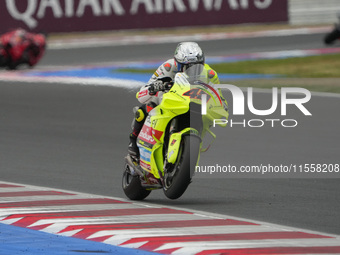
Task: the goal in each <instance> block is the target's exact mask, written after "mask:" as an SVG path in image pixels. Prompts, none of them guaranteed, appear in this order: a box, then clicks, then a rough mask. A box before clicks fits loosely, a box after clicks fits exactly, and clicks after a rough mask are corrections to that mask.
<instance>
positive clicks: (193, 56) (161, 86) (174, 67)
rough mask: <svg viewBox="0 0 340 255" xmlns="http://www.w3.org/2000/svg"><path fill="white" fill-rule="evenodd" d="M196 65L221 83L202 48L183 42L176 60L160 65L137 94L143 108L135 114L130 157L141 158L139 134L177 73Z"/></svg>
mask: <svg viewBox="0 0 340 255" xmlns="http://www.w3.org/2000/svg"><path fill="white" fill-rule="evenodd" d="M196 64H202V65H204V68H205V69H206V70H207V73H208V76H209V77H208V78H209V80H210V82H211V83H213V84H219V83H220V81H219V78H218V75H217V73H216V72H215V71H214V70H213V69H212V68H211V67H210V66H209V65H208V64H206V63H205V57H204V53H203V51H202V49H201V48H200V46H199V45H198V44H197V43H195V42H181V43H179V44H178V45H177V48H176V50H175V54H174V58H172V59H169V60H167V61H165V62H164V63H163V64H162V65H160V66H159V67H158V69H157V70H156V71H155V72H154V74H153V75H152V77H151V78H150V80H149V81H148V83H147V84H146V85H144V86H143V87H142V88H141V89H140V91H139V92H138V93H137V95H136V97H137V99H138V101H139V102H140V103H141V104H142V106H141V107H139V109H138V110H137V111H136V113H135V119H134V122H133V127H132V132H131V133H130V143H129V146H128V154H129V155H130V156H134V157H139V149H138V147H137V137H138V134H139V132H140V131H141V129H142V127H143V124H144V121H145V119H146V117H147V115H148V113H149V112H150V111H151V110H152V109H153V108H154V107H155V106H157V105H158V104H159V103H160V101H161V100H162V95H163V93H166V92H167V91H168V90H169V89H170V88H171V81H172V80H173V79H174V77H175V75H176V73H178V72H184V71H185V70H187V69H188V68H189V67H191V66H193V65H196ZM220 95H221V92H220ZM221 99H222V101H223V105H224V107H225V108H226V109H227V101H226V100H225V99H224V98H223V96H222V95H221Z"/></svg>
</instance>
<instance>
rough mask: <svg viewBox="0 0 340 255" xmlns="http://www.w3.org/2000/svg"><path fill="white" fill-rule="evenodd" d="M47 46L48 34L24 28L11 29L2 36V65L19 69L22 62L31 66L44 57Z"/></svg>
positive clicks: (0, 44)
mask: <svg viewBox="0 0 340 255" xmlns="http://www.w3.org/2000/svg"><path fill="white" fill-rule="evenodd" d="M45 47H46V35H44V34H33V33H29V32H26V31H25V30H23V29H16V30H13V31H10V32H8V33H6V34H3V35H1V37H0V67H5V68H8V69H10V70H14V69H17V67H18V66H19V65H21V64H27V65H29V66H30V67H32V66H34V65H36V64H37V63H38V61H39V60H40V59H41V58H42V56H43V55H44V52H45Z"/></svg>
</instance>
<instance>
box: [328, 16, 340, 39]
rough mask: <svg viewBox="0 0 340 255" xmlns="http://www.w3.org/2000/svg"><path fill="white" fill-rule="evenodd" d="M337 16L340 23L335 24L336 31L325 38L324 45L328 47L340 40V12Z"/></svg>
mask: <svg viewBox="0 0 340 255" xmlns="http://www.w3.org/2000/svg"><path fill="white" fill-rule="evenodd" d="M337 16H338V19H339V22H338V23H336V24H334V29H333V30H332V31H331V32H330V33H328V34H326V35H325V37H324V43H325V44H327V45H331V44H333V43H334V42H335V41H336V40H340V12H339V13H338V14H337Z"/></svg>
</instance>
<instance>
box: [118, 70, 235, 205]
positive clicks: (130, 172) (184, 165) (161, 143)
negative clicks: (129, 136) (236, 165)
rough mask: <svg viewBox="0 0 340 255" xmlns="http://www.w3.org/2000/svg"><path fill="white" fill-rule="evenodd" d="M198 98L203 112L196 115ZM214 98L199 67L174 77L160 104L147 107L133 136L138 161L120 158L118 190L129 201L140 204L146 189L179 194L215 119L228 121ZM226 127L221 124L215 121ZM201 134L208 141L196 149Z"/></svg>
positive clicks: (171, 196)
mask: <svg viewBox="0 0 340 255" xmlns="http://www.w3.org/2000/svg"><path fill="white" fill-rule="evenodd" d="M202 99H204V100H205V101H204V102H205V105H204V106H205V108H206V112H205V113H206V114H202ZM228 116H229V114H228V111H227V109H225V107H224V105H223V103H222V100H221V97H220V94H219V92H218V91H216V90H215V89H214V88H213V86H212V85H209V79H208V73H207V71H206V69H205V68H204V66H203V65H195V66H193V67H191V68H188V70H187V71H185V72H182V73H177V74H176V76H175V78H174V81H173V83H172V84H171V88H170V89H169V90H168V92H167V93H164V94H163V97H162V100H161V103H160V104H159V105H158V106H156V107H155V108H154V109H152V110H151V111H150V112H149V114H148V117H147V118H146V120H145V123H144V125H143V127H142V129H141V131H140V133H139V136H138V138H137V146H138V148H139V151H140V157H139V158H138V159H137V158H133V157H131V156H129V155H128V156H127V157H126V158H125V167H124V173H123V178H122V187H123V190H124V193H125V195H126V196H127V197H128V198H129V199H131V200H143V199H144V198H146V197H147V196H148V195H149V194H150V192H151V191H152V190H155V189H163V192H164V194H165V196H166V197H168V198H169V199H177V198H179V197H181V196H182V195H183V193H184V192H185V190H186V189H187V187H188V185H189V184H190V182H191V179H192V177H193V175H194V173H195V167H196V166H197V165H198V162H199V159H200V153H201V152H204V151H206V150H207V149H208V148H209V147H210V144H211V143H212V141H213V140H214V139H215V138H216V135H215V134H214V133H213V132H212V131H211V130H210V128H211V127H212V125H213V123H214V120H215V119H224V120H227V119H228ZM218 125H220V126H222V127H224V126H226V121H225V122H219V124H218ZM206 134H210V135H211V136H212V139H210V140H212V141H211V142H210V143H209V145H208V146H207V147H206V148H203V147H202V141H203V138H204V137H205V136H206Z"/></svg>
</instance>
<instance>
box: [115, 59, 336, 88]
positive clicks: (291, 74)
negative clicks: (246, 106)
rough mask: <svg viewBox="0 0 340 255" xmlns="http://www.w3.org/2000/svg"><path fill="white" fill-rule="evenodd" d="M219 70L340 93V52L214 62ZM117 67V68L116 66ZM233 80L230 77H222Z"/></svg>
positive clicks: (249, 83) (268, 83) (257, 83)
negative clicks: (270, 77) (263, 76)
mask: <svg viewBox="0 0 340 255" xmlns="http://www.w3.org/2000/svg"><path fill="white" fill-rule="evenodd" d="M210 66H211V67H212V68H213V69H215V71H216V72H217V73H226V74H228V73H231V74H278V75H280V76H281V77H280V78H278V79H264V80H263V79H262V80H257V79H251V80H236V81H233V84H235V85H236V86H245V87H254V88H272V87H303V88H307V89H309V90H310V91H318V92H332V93H340V54H328V55H319V56H311V57H295V58H286V59H265V60H252V61H240V62H233V63H219V64H211V65H210ZM116 71H117V70H116ZM118 71H120V72H134V73H150V76H151V74H153V73H154V71H155V70H154V69H120V70H118ZM221 82H222V83H223V82H227V83H228V82H230V81H224V80H222V81H221Z"/></svg>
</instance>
